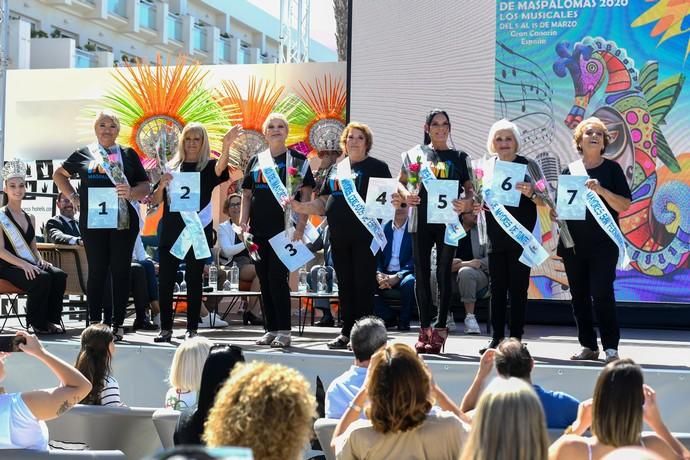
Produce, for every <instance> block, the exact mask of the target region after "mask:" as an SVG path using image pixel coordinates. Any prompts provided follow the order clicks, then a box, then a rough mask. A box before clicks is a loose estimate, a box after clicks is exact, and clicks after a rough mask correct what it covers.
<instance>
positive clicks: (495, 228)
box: [486, 155, 537, 252]
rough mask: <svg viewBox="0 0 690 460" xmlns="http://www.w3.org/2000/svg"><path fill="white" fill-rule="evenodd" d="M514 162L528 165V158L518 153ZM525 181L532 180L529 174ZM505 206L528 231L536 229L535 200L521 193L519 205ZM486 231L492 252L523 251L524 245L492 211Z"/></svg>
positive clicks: (488, 215)
mask: <svg viewBox="0 0 690 460" xmlns="http://www.w3.org/2000/svg"><path fill="white" fill-rule="evenodd" d="M513 163H520V164H523V165H526V164H527V158H525V157H523V156H520V155H517V156H516V157H515V159H514V160H513ZM524 182H530V178H529V176H527V175H525V179H524ZM531 182H534V181H531ZM505 208H506V210H507V211H508V212H509V213H510V214H512V215H513V217H515V219H517V221H518V222H520V223H521V224H522V225H523V226H524V227H525V228H526V229H527V231H528V232H531V231H532V230H533V229H534V225H535V224H536V223H537V205H536V204H535V203H534V201H532V200H530V199H529V198H527V197H526V196H525V195H524V194H522V193H521V194H520V203H519V204H518V206H505ZM486 233H487V234H488V235H489V240H490V241H491V247H490V252H508V251H511V252H522V246H520V245H519V244H518V243H517V242H516V241H515V240H514V239H513V238H511V237H510V235H508V234H507V233H506V232H505V230H503V227H501V226H500V225H498V223H497V222H496V219H494V216H493V215H492V214H491V213H490V212H487V213H486Z"/></svg>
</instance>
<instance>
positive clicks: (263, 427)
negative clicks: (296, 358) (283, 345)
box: [203, 361, 317, 460]
mask: <svg viewBox="0 0 690 460" xmlns="http://www.w3.org/2000/svg"><path fill="white" fill-rule="evenodd" d="M316 416H317V414H316V400H315V398H314V396H313V395H312V391H311V388H310V387H309V383H308V382H307V381H306V379H305V378H304V376H303V375H302V374H300V373H299V372H298V371H296V370H295V369H291V368H289V367H286V366H283V365H280V364H268V363H263V362H259V361H253V362H251V363H249V364H243V363H237V364H236V365H235V367H234V368H233V370H232V372H231V374H230V378H228V380H226V381H225V383H224V384H223V387H222V388H221V389H220V391H219V392H218V394H217V395H216V401H215V403H214V405H213V408H212V409H211V411H210V413H209V416H208V419H207V420H206V424H205V426H204V435H203V440H204V442H206V445H207V446H209V447H219V446H239V447H249V448H251V449H252V452H253V454H254V458H255V459H256V460H268V459H276V458H280V459H296V458H299V454H300V452H301V450H302V448H303V447H304V445H305V444H306V443H307V441H308V440H309V437H310V435H311V431H312V424H313V419H314V417H316Z"/></svg>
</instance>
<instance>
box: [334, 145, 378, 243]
mask: <svg viewBox="0 0 690 460" xmlns="http://www.w3.org/2000/svg"><path fill="white" fill-rule="evenodd" d="M336 177H337V178H338V182H339V183H340V190H341V191H342V192H343V197H344V198H345V202H346V203H347V205H348V206H349V207H350V209H351V210H352V212H353V213H354V215H355V216H356V217H357V219H359V221H360V222H361V223H362V225H364V228H366V229H367V230H368V231H369V233H371V236H372V237H373V239H372V240H371V246H369V249H371V252H372V254H374V255H376V252H377V251H378V250H381V251H383V248H385V247H386V243H387V241H386V235H385V234H384V233H383V228H382V227H381V224H379V221H378V220H376V219H372V218H371V217H367V216H366V208H367V207H366V204H365V203H364V200H363V199H362V197H361V196H360V195H359V192H358V191H357V187H356V186H355V181H354V180H352V167H351V166H350V158H349V157H345V158H343V159H342V160H341V161H340V163H338V166H337V172H336Z"/></svg>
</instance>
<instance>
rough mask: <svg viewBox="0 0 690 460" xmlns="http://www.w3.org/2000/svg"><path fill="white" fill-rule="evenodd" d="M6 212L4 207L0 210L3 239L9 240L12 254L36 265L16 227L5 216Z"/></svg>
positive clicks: (34, 258)
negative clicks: (12, 249)
mask: <svg viewBox="0 0 690 460" xmlns="http://www.w3.org/2000/svg"><path fill="white" fill-rule="evenodd" d="M6 212H7V207H4V208H2V210H0V225H2V230H3V232H4V233H5V237H6V238H7V239H8V240H9V242H10V244H11V245H12V247H13V248H14V252H15V253H16V254H17V257H19V258H20V259H24V260H26V261H27V262H31V263H32V264H37V263H38V259H37V258H36V255H35V254H34V253H33V251H32V250H31V248H30V247H29V245H28V244H27V242H26V240H25V239H24V237H23V236H22V234H21V232H20V231H19V229H18V228H17V226H16V225H14V222H12V220H10V218H9V217H8V216H7V214H6Z"/></svg>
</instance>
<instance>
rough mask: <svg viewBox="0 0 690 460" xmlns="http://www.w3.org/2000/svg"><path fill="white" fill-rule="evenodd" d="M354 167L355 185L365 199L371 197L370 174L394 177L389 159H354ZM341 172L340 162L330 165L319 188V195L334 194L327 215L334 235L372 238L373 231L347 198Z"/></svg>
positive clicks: (328, 204)
mask: <svg viewBox="0 0 690 460" xmlns="http://www.w3.org/2000/svg"><path fill="white" fill-rule="evenodd" d="M351 168H352V174H353V175H354V182H355V187H356V188H357V192H358V193H359V196H361V197H362V200H366V198H367V190H368V189H369V178H370V177H383V178H387V179H390V178H391V177H392V176H391V172H390V170H389V169H388V165H387V164H386V163H384V162H383V161H381V160H377V159H376V158H373V157H370V156H367V157H366V158H365V159H364V160H362V161H358V162H357V163H351ZM337 176H338V165H337V164H334V165H332V166H331V168H330V169H329V171H328V173H327V175H326V180H325V181H324V183H323V186H322V187H321V190H320V191H319V196H325V195H330V196H329V197H328V201H326V218H327V219H328V227H329V229H330V237H331V238H342V237H347V238H351V239H357V240H360V239H361V240H363V241H370V240H371V233H369V231H368V230H367V229H366V228H365V227H364V225H362V223H361V222H360V221H359V219H358V218H357V216H355V213H354V212H352V209H350V206H349V205H348V204H347V201H345V197H344V196H343V192H342V190H341V189H340V181H338V179H337Z"/></svg>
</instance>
